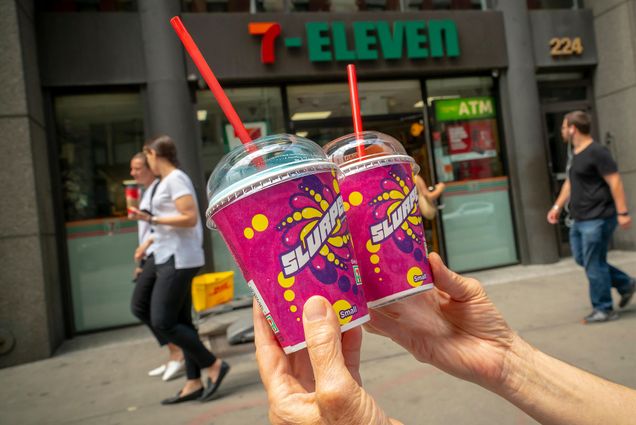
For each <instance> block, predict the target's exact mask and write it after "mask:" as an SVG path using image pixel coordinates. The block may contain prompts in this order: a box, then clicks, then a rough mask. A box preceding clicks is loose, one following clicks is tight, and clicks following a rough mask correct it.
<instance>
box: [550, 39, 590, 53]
mask: <svg viewBox="0 0 636 425" xmlns="http://www.w3.org/2000/svg"><path fill="white" fill-rule="evenodd" d="M581 54H583V43H582V42H581V37H574V38H570V37H554V38H551V39H550V55H552V56H572V55H581Z"/></svg>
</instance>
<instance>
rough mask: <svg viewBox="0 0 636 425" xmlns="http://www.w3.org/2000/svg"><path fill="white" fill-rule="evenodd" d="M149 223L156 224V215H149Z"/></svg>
mask: <svg viewBox="0 0 636 425" xmlns="http://www.w3.org/2000/svg"><path fill="white" fill-rule="evenodd" d="M150 224H157V217H155V216H154V215H153V216H152V217H150Z"/></svg>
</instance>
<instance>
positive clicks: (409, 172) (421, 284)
mask: <svg viewBox="0 0 636 425" xmlns="http://www.w3.org/2000/svg"><path fill="white" fill-rule="evenodd" d="M360 145H362V149H360ZM324 150H325V152H326V153H327V156H328V157H329V159H331V160H332V161H333V162H334V163H336V164H337V165H338V166H339V167H340V169H341V170H342V173H343V175H344V177H343V178H342V179H341V180H340V187H341V190H342V197H343V199H344V204H345V211H346V214H347V218H348V219H349V223H351V235H352V236H353V243H354V247H355V253H356V258H357V259H358V262H359V264H360V272H361V274H362V281H363V282H364V293H365V296H366V297H367V301H368V305H369V307H379V306H382V305H385V304H388V303H391V302H393V301H397V300H399V299H401V298H404V297H407V296H410V295H414V294H417V293H419V292H422V291H426V290H429V289H431V288H433V275H432V273H431V268H430V265H429V263H428V258H427V249H426V240H425V238H424V228H423V225H422V216H421V215H420V212H419V208H418V202H417V199H418V194H417V189H416V186H415V181H414V180H415V178H414V173H417V172H418V171H419V167H418V166H417V164H416V163H415V161H414V160H413V158H411V157H410V156H408V155H407V154H406V151H405V150H404V147H403V146H402V144H401V143H400V142H398V141H397V140H395V139H394V138H392V137H391V136H388V135H386V134H382V133H378V132H374V131H365V132H362V133H357V134H349V135H347V136H343V137H341V138H339V139H336V140H334V141H332V142H330V143H329V144H328V145H327V146H325V147H324ZM361 153H362V154H363V156H362V157H361V156H360V154H361Z"/></svg>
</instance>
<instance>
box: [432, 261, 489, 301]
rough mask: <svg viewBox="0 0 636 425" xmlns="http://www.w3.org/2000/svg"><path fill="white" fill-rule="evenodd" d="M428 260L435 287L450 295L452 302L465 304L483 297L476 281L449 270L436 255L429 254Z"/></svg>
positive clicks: (479, 285) (482, 292)
mask: <svg viewBox="0 0 636 425" xmlns="http://www.w3.org/2000/svg"><path fill="white" fill-rule="evenodd" d="M428 259H429V262H430V264H431V269H432V271H433V276H434V277H435V287H436V288H437V289H440V290H442V291H444V292H446V293H447V294H448V295H450V297H451V299H452V300H453V301H457V302H466V301H470V300H471V299H474V298H478V297H481V296H483V295H485V292H484V289H483V288H482V287H481V284H480V283H479V282H478V281H477V280H475V279H471V278H467V277H464V276H462V275H459V274H457V273H455V272H454V271H452V270H449V269H448V268H447V267H446V266H445V265H444V262H443V261H442V259H441V258H440V256H439V255H438V254H437V253H435V252H431V253H430V255H429V257H428Z"/></svg>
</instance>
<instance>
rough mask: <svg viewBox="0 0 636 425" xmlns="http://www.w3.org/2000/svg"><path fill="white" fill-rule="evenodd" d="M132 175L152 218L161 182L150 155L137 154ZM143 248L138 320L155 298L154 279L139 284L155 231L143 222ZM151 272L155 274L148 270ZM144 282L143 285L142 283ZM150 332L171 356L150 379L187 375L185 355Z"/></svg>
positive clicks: (135, 309) (138, 258)
mask: <svg viewBox="0 0 636 425" xmlns="http://www.w3.org/2000/svg"><path fill="white" fill-rule="evenodd" d="M130 175H131V176H132V177H133V178H134V179H135V181H136V182H137V184H139V185H140V186H141V187H142V188H143V194H142V195H141V200H140V202H139V210H141V211H145V212H147V213H149V214H151V215H152V212H151V211H150V209H151V205H150V202H151V200H152V198H153V197H154V194H155V191H156V190H157V184H158V183H159V179H158V178H157V177H155V175H154V174H152V171H150V167H149V166H148V161H147V160H146V155H144V153H143V152H139V153H137V154H135V156H133V157H132V159H131V160H130ZM137 230H138V236H139V246H138V247H137V249H135V255H134V260H135V262H137V263H138V266H137V267H135V271H134V279H133V280H134V281H135V289H134V291H133V295H132V299H131V310H132V313H133V314H134V315H135V316H136V317H145V316H147V315H148V313H147V312H148V311H149V310H150V297H151V295H152V285H150V286H149V285H147V284H148V283H151V282H152V280H151V279H146V278H142V279H141V280H140V281H138V277H139V275H140V274H141V273H143V270H144V265H145V263H146V258H147V257H148V255H150V254H151V253H152V242H153V238H152V235H153V231H152V228H151V226H150V224H149V223H147V222H146V221H143V220H140V221H139V222H138V224H137ZM148 273H152V271H151V270H150V269H148ZM139 282H141V284H140V283H139ZM149 329H150V331H151V332H152V334H153V335H154V336H155V338H156V340H157V342H158V343H159V346H164V345H165V346H167V347H168V351H169V355H168V362H167V363H164V364H162V365H160V366H159V367H156V368H154V369H152V370H150V371H149V372H148V375H149V376H161V377H162V379H163V380H164V381H170V380H171V379H174V378H178V377H179V376H181V375H183V373H184V372H185V360H184V358H183V352H182V351H181V349H180V348H179V347H177V346H176V345H174V344H172V343H170V342H168V341H167V340H166V339H165V338H163V337H162V336H161V335H160V334H159V333H157V332H156V331H155V330H154V329H152V327H150V326H149Z"/></svg>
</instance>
